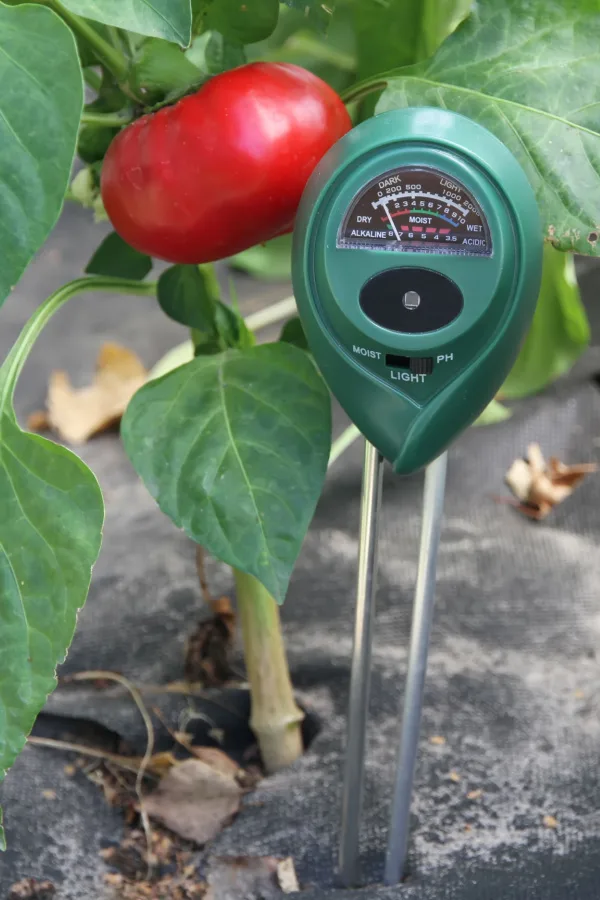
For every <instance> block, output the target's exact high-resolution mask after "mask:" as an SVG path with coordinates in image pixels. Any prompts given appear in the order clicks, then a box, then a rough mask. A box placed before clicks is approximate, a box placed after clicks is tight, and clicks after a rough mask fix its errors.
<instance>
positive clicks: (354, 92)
mask: <svg viewBox="0 0 600 900" xmlns="http://www.w3.org/2000/svg"><path fill="white" fill-rule="evenodd" d="M391 75H393V72H390V73H389V76H391ZM389 76H388V75H377V76H375V77H373V78H366V79H365V80H364V81H359V82H357V84H353V85H351V87H349V88H348V89H347V90H346V91H343V92H342V94H341V97H342V100H343V101H344V103H345V104H346V106H349V104H350V103H357V102H358V101H359V100H364V98H365V97H368V96H369V94H374V93H375V92H376V91H383V90H384V89H385V88H386V87H387V84H388V80H389Z"/></svg>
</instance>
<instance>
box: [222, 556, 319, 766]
mask: <svg viewBox="0 0 600 900" xmlns="http://www.w3.org/2000/svg"><path fill="white" fill-rule="evenodd" d="M233 573H234V576H235V585H236V592H237V608H238V615H239V619H240V624H241V629H242V637H243V641H244V655H245V659H246V669H247V672H248V680H249V682H250V694H251V698H252V714H251V717H250V727H251V728H252V731H253V732H254V734H255V735H256V738H257V740H258V745H259V747H260V752H261V755H262V758H263V762H264V764H265V769H266V770H267V772H277V771H278V770H279V769H283V768H284V766H289V765H290V764H291V763H293V762H294V760H295V759H297V758H298V757H299V756H300V755H301V753H302V750H303V745H302V733H301V730H300V723H301V722H302V720H303V718H304V714H303V713H302V711H301V710H300V709H299V708H298V706H297V705H296V701H295V700H294V693H293V690H292V683H291V680H290V673H289V670H288V665H287V659H286V655H285V647H284V644H283V636H282V633H281V620H280V618H279V609H278V607H277V604H276V603H275V601H274V600H273V598H272V597H271V595H270V594H269V592H268V591H267V589H266V588H265V587H263V585H262V584H261V583H260V582H259V581H258V580H257V579H256V578H255V577H254V576H253V575H248V574H247V573H246V572H240V571H239V569H234V570H233Z"/></svg>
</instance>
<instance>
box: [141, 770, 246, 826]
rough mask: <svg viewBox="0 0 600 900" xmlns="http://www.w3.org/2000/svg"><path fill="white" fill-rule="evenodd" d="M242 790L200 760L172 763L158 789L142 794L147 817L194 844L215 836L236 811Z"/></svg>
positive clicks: (227, 776)
mask: <svg viewBox="0 0 600 900" xmlns="http://www.w3.org/2000/svg"><path fill="white" fill-rule="evenodd" d="M241 796H242V789H241V787H240V786H239V784H238V783H237V781H236V780H235V778H234V777H233V776H232V775H226V774H224V773H223V772H219V771H217V770H216V769H214V768H212V766H209V765H208V764H207V763H205V762H203V761H202V760H200V759H187V760H185V761H184V762H182V763H179V764H178V765H176V766H174V767H173V768H172V769H171V770H170V771H169V772H168V773H167V774H166V775H165V776H164V778H163V779H162V780H161V782H160V784H159V786H158V788H157V789H156V790H155V791H154V792H153V793H151V794H148V795H146V797H145V800H144V807H145V809H146V811H147V813H148V815H149V816H151V817H152V818H154V819H156V820H157V821H159V822H162V823H163V825H166V826H167V828H170V829H171V831H174V832H175V833H176V834H179V835H181V837H184V838H187V839H188V840H192V841H195V842H196V843H198V844H205V843H206V842H207V841H209V840H211V838H213V837H215V835H217V834H218V833H219V832H220V830H221V828H222V827H223V825H225V823H226V822H228V821H229V820H230V819H231V818H232V817H233V816H234V815H235V813H236V812H237V811H238V809H239V805H240V798H241Z"/></svg>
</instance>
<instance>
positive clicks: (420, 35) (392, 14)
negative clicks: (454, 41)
mask: <svg viewBox="0 0 600 900" xmlns="http://www.w3.org/2000/svg"><path fill="white" fill-rule="evenodd" d="M471 5H472V4H471V0H361V2H360V3H352V4H351V11H352V16H353V23H354V28H355V33H356V48H357V62H358V67H357V78H358V79H363V78H366V77H367V76H368V75H375V74H377V73H378V72H385V71H387V70H389V69H394V68H397V67H399V66H407V65H410V64H412V63H415V62H418V61H420V60H421V59H424V58H426V57H428V56H430V55H431V54H432V53H433V52H434V51H435V50H436V49H437V48H438V46H439V45H440V44H441V42H442V41H443V40H444V39H445V38H446V37H447V35H449V34H450V33H451V32H452V31H453V30H454V29H455V28H456V26H457V25H458V23H459V22H460V21H461V19H463V18H464V17H465V16H466V15H467V14H468V12H469V9H470V7H471ZM336 15H337V10H336V13H335V14H334V18H335V16H336Z"/></svg>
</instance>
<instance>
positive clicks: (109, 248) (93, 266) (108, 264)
mask: <svg viewBox="0 0 600 900" xmlns="http://www.w3.org/2000/svg"><path fill="white" fill-rule="evenodd" d="M151 268H152V259H151V258H150V257H149V256H146V254H145V253H140V252H139V250H134V248H133V247H130V246H129V244H127V243H125V241H124V240H123V238H122V237H120V235H118V234H117V232H116V231H113V232H112V234H109V235H108V236H107V237H105V238H104V240H103V241H102V243H101V244H100V246H99V247H98V249H97V250H96V252H95V253H94V255H93V256H92V258H91V259H90V261H89V263H88V264H87V266H86V267H85V271H86V274H87V275H109V276H111V277H112V278H132V279H134V280H135V281H142V279H144V278H145V277H146V275H147V274H148V272H149V271H150V270H151Z"/></svg>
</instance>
